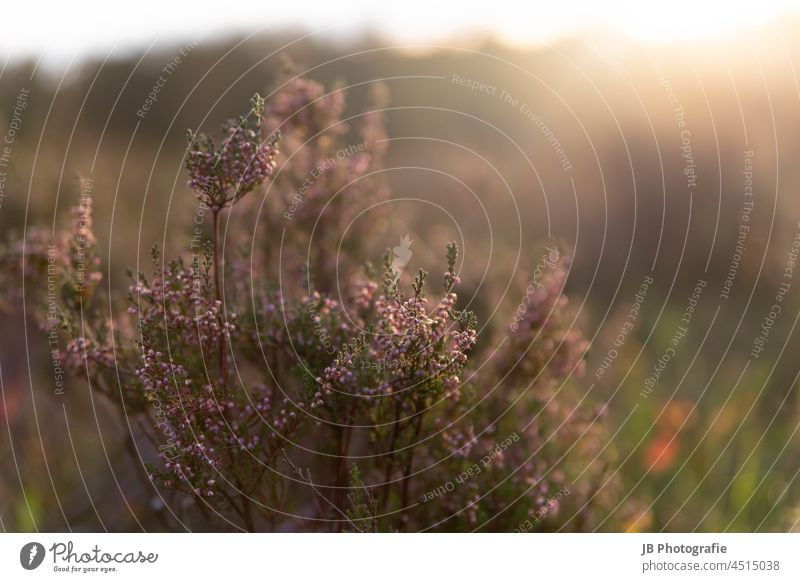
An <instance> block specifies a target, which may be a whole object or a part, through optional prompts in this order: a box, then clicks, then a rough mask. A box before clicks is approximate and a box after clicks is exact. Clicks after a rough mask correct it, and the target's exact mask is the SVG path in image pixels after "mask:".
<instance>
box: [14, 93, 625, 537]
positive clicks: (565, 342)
mask: <svg viewBox="0 0 800 582" xmlns="http://www.w3.org/2000/svg"><path fill="white" fill-rule="evenodd" d="M378 92H380V90H379V91H378ZM375 103H376V105H375V109H374V110H372V111H369V112H367V113H365V114H364V115H363V119H362V123H360V124H357V125H356V127H355V128H348V127H347V126H346V125H345V124H344V123H342V122H341V121H342V112H343V110H344V94H343V92H342V91H339V90H334V91H332V92H330V93H326V91H325V88H324V87H323V86H322V85H320V84H318V83H315V82H313V81H310V80H304V79H296V80H293V81H291V82H290V83H288V84H287V86H286V87H285V88H284V90H283V91H281V92H279V93H278V94H277V95H276V97H275V99H274V100H273V101H272V102H271V103H270V104H269V105H268V106H266V107H265V104H264V102H263V101H262V100H261V98H260V97H258V96H256V98H255V99H254V101H253V106H252V109H251V111H250V114H249V115H247V116H246V117H240V118H239V119H238V120H235V121H230V122H228V123H227V124H225V126H224V128H223V133H224V140H223V142H222V143H220V144H217V143H216V142H215V141H214V140H213V139H212V138H210V137H208V136H205V135H199V136H195V135H194V134H191V133H190V138H189V139H190V143H189V150H188V155H187V159H186V167H187V170H188V172H189V186H190V188H191V189H192V190H193V192H194V193H195V194H196V195H197V197H198V198H199V199H200V201H201V202H202V203H203V204H205V205H207V206H208V207H209V208H210V209H211V211H212V212H211V214H212V217H213V224H212V231H211V234H212V236H211V240H210V241H208V242H207V243H206V245H205V246H203V252H202V253H200V254H198V255H195V256H192V258H191V260H188V259H185V258H181V257H179V258H177V259H175V260H172V261H168V262H166V263H163V262H162V261H161V260H160V259H161V258H160V253H159V251H158V250H157V249H154V251H153V262H154V267H155V268H154V272H153V273H152V275H145V274H144V273H135V274H134V273H131V284H130V287H129V290H128V298H127V299H128V302H127V309H126V311H125V312H124V313H123V314H121V315H119V316H115V320H114V321H115V331H114V333H111V324H110V321H109V320H108V318H107V317H106V316H105V314H103V315H100V311H99V310H98V309H97V304H98V302H101V301H103V300H104V299H105V298H104V297H103V296H96V295H99V294H95V293H92V289H93V288H94V287H95V286H96V284H97V282H98V281H99V279H100V265H99V260H98V258H97V256H96V253H95V246H96V241H95V237H94V235H93V233H92V221H91V210H92V208H91V197H90V195H89V194H90V190H91V184H90V183H88V182H83V183H82V187H81V191H82V196H81V203H80V204H79V205H78V208H77V209H76V210H75V212H74V214H73V224H72V228H71V233H70V234H69V235H68V236H62V235H60V234H57V235H56V236H55V237H51V236H50V234H49V233H46V232H40V231H37V230H34V231H31V232H30V233H29V236H28V240H27V242H26V245H25V246H24V247H12V248H11V249H10V250H9V251H8V252H5V253H3V254H2V255H0V261H2V263H3V265H21V264H22V261H23V260H24V261H25V263H24V264H25V265H26V274H27V273H36V274H42V273H46V274H47V275H51V276H53V277H55V278H57V279H58V282H59V286H60V288H61V289H62V290H63V291H65V292H64V293H61V294H59V296H58V297H57V298H56V299H54V300H53V309H55V311H56V313H57V315H58V316H59V321H60V326H59V330H60V332H61V334H62V337H61V339H62V341H63V345H64V351H65V356H64V362H65V367H67V368H69V370H70V371H71V372H72V373H73V374H74V375H76V376H80V375H85V376H88V379H89V380H90V381H91V385H92V388H93V389H94V390H97V391H98V392H100V393H102V394H103V395H105V396H106V397H107V398H108V400H109V401H111V402H112V403H113V404H114V405H115V407H116V409H117V410H118V411H119V412H120V414H124V415H126V416H127V417H128V418H126V419H125V422H126V424H127V423H129V424H130V426H135V427H136V430H138V431H141V434H140V435H138V436H142V437H143V438H141V439H138V440H137V441H135V442H134V440H132V439H131V440H128V441H127V443H126V444H127V448H128V450H129V451H130V452H131V453H132V454H133V455H134V458H135V460H136V462H137V464H138V463H139V460H140V458H145V459H146V461H147V462H146V478H147V486H148V487H157V488H158V489H160V490H164V491H168V492H171V494H172V495H175V496H176V498H181V499H184V500H185V499H193V500H194V501H195V503H194V504H193V507H194V511H195V512H196V516H197V518H198V519H200V518H202V519H206V520H207V523H208V527H227V525H226V524H233V525H232V527H236V528H240V529H247V530H256V529H270V530H274V529H278V528H282V529H295V528H299V527H303V528H308V527H317V528H319V529H332V530H342V529H348V530H352V531H379V530H380V531H396V530H420V529H425V528H438V529H444V530H448V531H449V530H471V529H475V528H483V529H490V530H491V529H497V530H502V531H510V530H512V529H514V528H516V527H518V526H519V524H520V523H521V522H523V521H525V520H533V521H535V522H536V524H537V525H536V528H537V529H548V528H552V527H553V526H554V525H555V524H556V523H558V521H557V520H565V521H564V525H569V523H570V522H569V519H570V516H571V515H572V514H571V513H570V511H571V510H572V509H574V508H575V507H580V506H581V504H584V503H588V502H589V501H591V502H592V503H597V501H596V500H595V499H594V492H595V491H596V490H597V488H598V486H599V483H600V482H601V480H605V481H606V483H605V484H604V491H606V492H609V491H613V482H612V483H611V484H608V482H610V481H611V480H610V479H606V476H605V473H604V471H605V469H604V468H603V467H602V466H599V468H595V467H596V464H593V461H594V459H596V458H597V456H598V454H599V452H600V445H599V443H601V442H603V441H602V439H603V436H604V435H603V431H602V427H601V426H600V425H599V424H598V423H597V422H596V421H597V419H598V418H599V413H597V412H596V411H595V410H594V409H592V408H591V407H589V406H584V407H582V408H581V409H580V410H576V409H577V408H578V404H580V401H579V399H578V397H577V394H576V392H575V390H574V389H573V386H572V385H571V382H572V379H574V378H578V377H579V376H580V374H581V373H582V371H583V365H582V359H583V353H584V351H585V349H586V342H585V340H584V339H583V336H582V335H581V332H580V330H579V327H578V326H576V325H575V324H574V321H573V320H574V318H573V314H572V311H571V310H570V306H569V303H568V301H567V299H566V298H565V296H564V293H563V290H564V289H563V287H564V282H565V279H566V273H567V269H568V264H567V262H566V261H565V260H564V261H562V262H561V263H560V264H559V266H558V268H557V269H553V270H552V271H551V272H548V273H547V274H545V275H544V277H543V279H542V280H541V285H540V286H538V287H537V288H536V289H535V290H534V292H533V293H532V295H531V296H530V297H529V298H528V300H527V301H526V302H525V303H524V309H522V310H521V311H520V312H518V314H517V318H516V319H515V322H514V326H513V327H512V329H511V331H508V330H507V329H503V330H499V329H497V328H492V327H487V328H486V331H485V333H486V338H485V341H482V344H483V345H482V346H479V344H478V332H477V329H478V322H477V318H476V316H475V315H474V314H473V313H471V312H469V311H467V310H465V309H463V308H462V306H461V305H460V302H461V300H460V298H459V286H460V284H461V280H460V276H459V274H458V271H457V264H458V248H457V246H456V245H455V243H451V244H449V245H448V246H447V251H446V262H445V263H446V267H445V269H444V270H443V271H442V273H441V286H431V285H430V282H429V281H428V273H427V272H425V271H424V270H422V269H420V270H419V271H418V272H417V275H416V277H415V278H414V280H413V282H412V283H411V285H410V288H409V287H408V286H407V284H406V282H405V280H401V279H400V277H399V276H398V273H397V270H396V269H395V268H394V267H393V264H392V257H391V253H390V252H387V254H386V255H384V264H383V272H382V273H380V274H378V273H375V270H374V269H372V268H371V267H369V266H368V267H367V268H363V269H362V266H363V265H361V261H362V259H363V257H360V256H359V254H360V253H365V252H368V251H366V250H365V249H369V248H370V247H369V245H368V244H367V242H366V241H368V240H369V235H370V232H369V228H368V227H365V226H364V224H366V223H369V222H370V221H362V222H361V223H359V226H357V227H354V229H355V230H356V232H355V233H354V241H355V242H354V243H353V245H351V246H349V247H348V248H347V252H346V253H344V254H342V255H337V256H334V255H332V253H331V249H336V248H338V247H339V244H338V243H339V242H340V241H339V240H338V238H337V237H340V236H341V233H342V231H343V230H344V225H347V224H349V221H350V219H351V218H352V216H354V215H355V214H357V213H358V212H361V211H362V210H363V209H364V208H365V207H368V206H370V205H372V204H373V203H374V202H375V201H376V200H380V199H382V198H383V197H385V196H387V193H386V191H385V188H384V186H383V184H381V183H380V182H378V181H377V180H373V179H362V176H363V175H364V173H365V172H367V171H369V170H371V169H377V168H379V167H380V162H381V160H382V155H383V152H384V150H385V143H384V137H385V133H384V129H383V122H382V117H381V115H380V113H379V112H378V110H379V109H380V107H382V104H383V103H385V98H384V97H383V96H381V95H378V96H376V101H375ZM265 127H270V128H271V129H273V130H277V129H278V128H279V129H280V130H281V132H282V133H283V135H284V136H285V142H284V143H285V144H286V145H287V146H288V147H287V149H288V154H287V166H286V167H284V168H282V169H281V170H280V171H278V170H277V165H276V156H277V154H278V152H277V146H276V137H275V136H277V132H276V131H273V132H272V133H271V134H269V136H267V137H265ZM351 129H354V131H352V132H351V131H350V130H351ZM354 135H355V136H356V139H361V140H363V141H362V142H361V143H362V145H363V147H355V149H353V148H352V147H350V148H349V149H348V147H349V146H353V143H352V141H348V140H351V138H352V137H353V136H354ZM340 150H341V151H345V154H343V155H342V156H339V155H337V152H338V151H340ZM330 159H334V160H335V161H334V163H327V160H330ZM315 168H322V170H321V171H320V172H315V173H314V174H313V175H312V174H309V172H310V171H311V170H313V169H315ZM309 175H312V177H313V179H311V180H309V179H308V176H309ZM267 180H271V181H272V187H274V189H275V190H276V195H275V196H273V197H270V198H269V199H268V200H267V205H268V212H265V213H264V214H263V216H262V215H261V213H259V215H260V216H261V218H260V219H261V220H263V221H265V222H266V223H267V227H268V228H267V229H266V231H267V236H268V237H270V238H268V239H267V240H265V241H264V245H263V246H262V248H260V249H258V251H257V252H258V254H257V256H256V257H247V258H243V257H241V256H232V258H231V260H230V261H227V262H226V261H225V258H224V257H223V253H222V250H221V245H220V244H219V241H218V232H217V225H218V218H219V215H220V213H222V212H224V211H225V209H226V208H230V207H232V206H233V205H234V204H236V203H237V202H239V201H240V200H241V199H242V198H243V197H244V196H245V195H246V194H247V193H248V192H251V191H252V190H254V189H255V188H257V187H259V186H260V185H261V184H263V183H264V182H266V181H267ZM298 185H300V186H298ZM299 188H302V190H300V189H299ZM251 198H252V197H251ZM243 204H246V205H247V204H255V201H252V200H250V201H244V202H243ZM292 204H294V206H292ZM290 208H293V210H289V209H290ZM287 213H288V214H289V217H288V218H287V216H286V215H287ZM279 221H281V222H283V226H285V224H286V221H292V226H293V228H291V229H288V230H286V238H285V239H284V240H283V241H282V242H283V247H282V250H283V251H284V252H285V253H286V256H285V257H284V256H283V255H282V256H281V257H280V259H281V263H280V264H281V266H282V268H283V272H282V273H281V279H280V280H278V278H277V277H275V276H274V275H275V274H274V273H273V272H271V271H270V269H269V268H270V267H271V266H273V265H274V264H275V258H276V250H275V248H274V247H276V246H277V245H275V242H276V241H275V238H274V237H275V233H276V232H281V231H282V230H284V229H283V228H280V229H279V228H275V227H276V226H279ZM314 228H316V229H317V231H316V232H317V233H318V234H317V236H318V237H319V238H314V239H313V244H311V243H312V239H311V238H310V233H311V232H312V230H313V229H314ZM359 228H361V229H362V230H360V231H359V230H358V229H359ZM232 230H233V232H232V236H233V237H234V243H235V242H237V241H238V239H237V238H236V237H237V236H241V235H240V234H237V232H236V231H235V229H232ZM51 239H52V244H51ZM248 242H249V241H248ZM52 245H54V246H52ZM231 246H232V247H233V248H235V247H236V245H235V244H232V245H231ZM20 248H24V252H22V253H21V252H20ZM53 249H55V250H53ZM231 254H232V255H233V254H234V253H231ZM284 259H285V261H284ZM409 259H410V257H409ZM254 265H258V266H259V268H258V269H253V266H254ZM251 271H254V272H251ZM226 274H227V275H228V277H227V280H229V281H232V282H231V283H230V284H228V285H225V280H226V278H225V275H226ZM0 276H2V274H0ZM337 277H339V280H337ZM224 285H225V289H224V290H225V291H229V292H228V293H223V286H224ZM339 289H342V292H341V293H339V292H338V290H339ZM334 290H336V294H334ZM223 300H224V302H223ZM105 313H107V310H106V312H105ZM481 339H482V340H484V338H483V337H482V338H481ZM501 342H502V343H503V346H504V348H503V350H500V351H498V350H495V349H494V348H493V347H492V346H497V345H499V344H500V343H501ZM565 443H568V444H566V445H565ZM573 445H574V446H573ZM568 447H569V448H570V451H569V454H567V452H566V451H565V449H567V448H568ZM356 458H357V464H356ZM588 460H592V463H588V465H591V467H590V466H588V465H587V461H588ZM300 465H304V466H305V467H306V469H305V470H303V469H301V468H300ZM476 467H477V469H476ZM312 469H313V471H312ZM578 471H582V474H584V475H585V477H584V479H583V481H582V482H581V483H579V484H573V483H572V481H571V479H572V478H573V476H574V475H575V474H576V473H577V472H578ZM565 487H569V491H570V494H569V496H567V497H565V498H563V499H561V498H560V499H559V500H558V507H557V508H556V507H555V506H554V505H553V503H552V502H551V500H552V498H553V495H554V492H555V491H561V490H562V489H563V488H565ZM432 491H436V492H437V494H436V495H435V496H434V495H432V494H431V493H430V492H432ZM606 494H607V495H608V493H606ZM320 499H324V503H321V502H320ZM421 499H422V500H424V501H422V502H421V501H420V500H421ZM433 499H435V501H433ZM548 503H550V504H549V505H548ZM543 508H547V511H544V510H543ZM293 514H294V515H302V516H303V517H308V518H311V519H309V520H306V521H303V522H299V521H297V520H293V519H292V518H291V516H292V515H293ZM582 515H584V516H587V515H588V516H589V517H591V516H592V513H591V511H587V512H585V513H584V514H582ZM576 528H577V529H580V527H577V526H576Z"/></svg>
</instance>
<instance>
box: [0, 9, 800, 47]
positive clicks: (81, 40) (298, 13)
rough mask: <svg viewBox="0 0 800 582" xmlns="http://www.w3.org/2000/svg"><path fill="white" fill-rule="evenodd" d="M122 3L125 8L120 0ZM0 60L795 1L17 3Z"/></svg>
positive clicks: (561, 32)
mask: <svg viewBox="0 0 800 582" xmlns="http://www.w3.org/2000/svg"><path fill="white" fill-rule="evenodd" d="M123 7H124V8H123ZM5 12H6V13H5V14H4V17H3V20H4V22H3V34H2V35H0V58H2V59H3V60H5V59H10V60H17V59H21V58H34V59H40V60H42V61H43V62H45V63H47V62H64V61H70V60H73V59H80V58H83V57H87V56H105V55H107V54H109V53H110V52H114V53H116V52H119V51H131V50H141V49H143V48H146V47H148V46H149V45H150V44H151V43H153V42H155V41H164V42H179V41H182V40H188V39H191V38H194V37H196V36H197V35H198V34H199V33H203V34H204V35H205V38H209V37H213V36H222V35H229V34H232V33H242V32H252V31H256V30H263V31H269V30H272V29H276V30H277V29H283V28H286V27H287V26H292V27H296V28H298V29H303V30H307V31H310V32H313V33H317V34H323V35H328V36H333V37H345V38H346V37H347V36H352V35H354V34H360V33H363V32H366V31H371V32H376V33H380V34H382V35H384V36H385V37H386V38H387V39H388V40H390V41H392V42H396V43H400V44H404V43H405V44H429V43H430V44H436V43H442V42H447V41H448V40H457V39H459V38H461V39H463V38H464V37H465V36H468V35H471V34H475V33H490V34H493V35H494V36H496V37H497V38H498V39H499V40H502V41H505V42H508V43H512V44H522V45H537V44H544V43H548V42H551V41H554V40H556V39H558V38H559V37H563V36H567V35H575V34H581V33H582V32H584V31H586V30H597V29H610V30H615V31H619V32H621V33H622V34H624V35H626V36H628V37H631V38H633V39H635V40H638V41H643V42H650V43H674V42H681V41H683V40H702V39H705V38H715V37H724V36H726V35H727V36H730V35H734V34H736V32H737V31H740V30H742V29H746V28H747V27H749V26H753V25H759V24H764V23H767V22H770V21H774V20H776V19H779V18H781V17H783V16H785V15H800V0H756V1H752V0H750V1H746V2H742V1H739V0H722V1H718V0H669V1H663V2H655V1H653V0H555V1H552V0H550V1H547V2H540V1H538V0H537V1H525V0H520V1H517V2H510V1H503V0H495V1H492V2H486V1H482V2H471V1H466V0H461V1H453V0H440V1H437V0H424V1H423V0H404V1H402V2H381V1H375V0H372V1H363V0H362V1H354V0H336V1H331V0H327V1H320V0H304V1H303V2H281V1H280V0H272V1H270V2H267V1H266V0H260V1H254V0H222V1H219V2H206V1H203V0H194V1H192V2H187V1H183V0H176V1H169V0H137V1H136V2H131V3H126V4H123V3H117V2H109V1H108V0H103V1H97V0H73V1H70V2H64V1H63V0H56V1H52V2H44V3H41V2H30V1H29V2H20V3H15V4H14V7H13V10H9V11H5Z"/></svg>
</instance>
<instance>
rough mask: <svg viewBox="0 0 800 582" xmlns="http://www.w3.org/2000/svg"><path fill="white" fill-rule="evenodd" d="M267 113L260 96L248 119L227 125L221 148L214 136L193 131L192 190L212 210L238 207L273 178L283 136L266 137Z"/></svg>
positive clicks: (188, 164) (190, 150)
mask: <svg viewBox="0 0 800 582" xmlns="http://www.w3.org/2000/svg"><path fill="white" fill-rule="evenodd" d="M263 112H264V100H263V98H262V97H261V96H259V95H256V96H255V97H253V101H252V109H251V111H250V113H249V114H248V116H247V117H239V119H232V120H229V121H228V122H226V123H225V125H224V126H223V133H224V135H225V138H224V141H223V142H222V144H220V145H219V146H218V145H217V144H216V143H215V141H214V139H213V138H211V137H210V136H208V135H206V134H200V135H195V134H194V133H193V132H192V131H191V130H190V131H189V134H188V138H189V148H188V153H187V156H186V169H187V170H188V171H189V187H190V188H191V189H192V190H194V192H195V194H196V195H197V197H198V198H199V199H200V200H201V201H202V202H203V203H205V204H206V205H208V207H209V208H212V209H221V208H225V207H226V206H230V205H232V204H235V203H236V202H237V201H238V200H239V199H241V198H242V196H244V195H245V194H247V193H248V192H250V191H252V190H253V189H254V188H256V187H257V186H259V185H260V184H262V183H263V182H264V180H266V179H267V178H268V177H269V176H271V175H272V173H273V171H274V169H275V156H276V155H277V152H278V148H277V141H278V135H279V134H278V133H273V134H271V135H270V136H269V137H267V138H266V139H265V138H264V135H263V123H262V116H263Z"/></svg>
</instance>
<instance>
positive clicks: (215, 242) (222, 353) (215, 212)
mask: <svg viewBox="0 0 800 582" xmlns="http://www.w3.org/2000/svg"><path fill="white" fill-rule="evenodd" d="M221 211H222V208H218V207H213V208H212V209H211V222H212V226H211V247H212V250H213V260H214V292H215V294H216V300H217V301H218V302H219V305H220V310H221V309H222V284H221V283H220V271H221V270H222V265H221V263H220V249H219V213H220V212H221ZM223 320H224V316H223V314H222V312H220V327H222V326H224V323H225V322H224V321H223ZM219 368H220V372H221V373H222V385H223V387H225V388H227V386H228V361H227V350H226V349H225V334H224V333H222V334H221V335H220V337H219Z"/></svg>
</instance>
